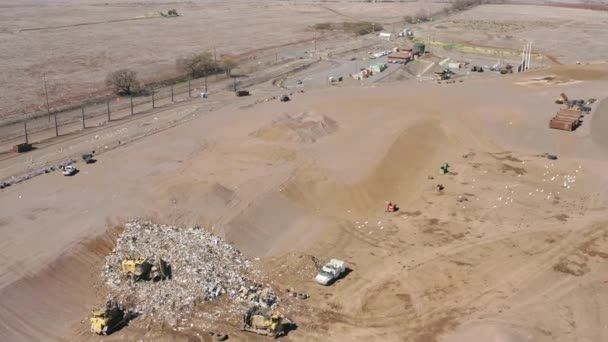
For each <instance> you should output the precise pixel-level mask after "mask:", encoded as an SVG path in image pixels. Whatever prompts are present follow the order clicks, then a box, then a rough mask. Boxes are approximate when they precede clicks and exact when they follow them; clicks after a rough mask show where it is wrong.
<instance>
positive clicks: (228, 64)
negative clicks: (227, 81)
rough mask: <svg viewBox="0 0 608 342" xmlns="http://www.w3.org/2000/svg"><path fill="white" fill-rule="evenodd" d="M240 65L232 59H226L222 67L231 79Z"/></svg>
mask: <svg viewBox="0 0 608 342" xmlns="http://www.w3.org/2000/svg"><path fill="white" fill-rule="evenodd" d="M238 65H239V62H238V61H236V60H234V59H232V58H225V59H224V60H222V64H221V67H222V69H223V70H224V72H225V73H226V76H228V77H230V76H232V70H234V68H236V67H237V66H238Z"/></svg>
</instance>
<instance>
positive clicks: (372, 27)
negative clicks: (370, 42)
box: [342, 21, 384, 36]
mask: <svg viewBox="0 0 608 342" xmlns="http://www.w3.org/2000/svg"><path fill="white" fill-rule="evenodd" d="M342 26H343V27H344V30H345V31H347V32H352V33H354V34H357V35H360V36H362V35H365V34H368V33H373V32H378V31H382V30H383V29H384V27H382V25H380V24H377V23H371V22H369V21H358V22H354V23H343V24H342Z"/></svg>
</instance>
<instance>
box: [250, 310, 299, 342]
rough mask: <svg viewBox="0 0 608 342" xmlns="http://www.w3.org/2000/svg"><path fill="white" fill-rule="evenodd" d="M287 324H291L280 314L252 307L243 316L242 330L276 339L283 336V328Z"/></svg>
mask: <svg viewBox="0 0 608 342" xmlns="http://www.w3.org/2000/svg"><path fill="white" fill-rule="evenodd" d="M288 324H291V321H289V320H288V319H287V318H285V317H283V315H281V313H280V312H278V311H275V312H272V311H271V310H263V309H262V308H261V307H259V306H253V307H251V308H250V309H249V310H247V312H246V313H245V314H244V315H243V329H242V330H244V331H249V332H253V333H256V334H260V335H266V336H269V337H274V338H278V337H280V336H283V335H285V326H286V325H288Z"/></svg>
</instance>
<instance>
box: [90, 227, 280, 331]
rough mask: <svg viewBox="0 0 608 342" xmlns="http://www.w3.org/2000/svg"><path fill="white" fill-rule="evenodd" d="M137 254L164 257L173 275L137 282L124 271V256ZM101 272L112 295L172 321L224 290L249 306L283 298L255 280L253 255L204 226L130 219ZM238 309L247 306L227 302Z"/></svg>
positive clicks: (274, 302)
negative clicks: (251, 260)
mask: <svg viewBox="0 0 608 342" xmlns="http://www.w3.org/2000/svg"><path fill="white" fill-rule="evenodd" d="M138 257H145V258H151V259H154V260H155V259H156V258H162V259H163V260H165V261H166V262H167V263H168V264H169V266H170V277H169V278H168V279H165V280H160V281H156V282H154V281H149V280H137V281H136V280H134V279H133V278H132V277H130V276H129V275H127V274H125V273H123V272H122V271H121V264H122V261H123V260H125V259H136V258H138ZM102 277H103V279H104V281H105V283H106V285H107V287H108V288H109V295H108V299H115V300H117V301H118V302H119V303H121V304H122V305H123V306H125V307H127V308H128V309H129V310H132V311H134V312H137V313H138V314H139V315H142V316H149V317H153V318H158V319H159V320H162V321H166V322H168V323H169V324H170V325H173V326H174V325H177V324H178V323H180V322H181V321H182V320H187V318H188V317H190V316H191V314H192V310H193V309H194V308H195V307H196V305H197V304H200V303H202V302H204V301H211V300H214V299H215V298H218V297H220V296H222V295H227V296H229V297H230V298H231V299H232V300H233V301H232V302H235V303H240V304H245V306H249V305H252V304H257V305H261V306H263V307H275V306H276V305H277V304H278V302H279V299H278V297H277V296H276V295H275V294H274V293H273V292H272V290H271V289H270V288H268V287H264V286H262V285H260V284H259V283H257V282H256V281H254V280H252V278H254V277H257V278H259V277H260V272H259V271H258V270H256V269H255V268H254V266H253V265H252V263H251V262H250V261H249V260H246V259H245V258H243V257H242V256H241V253H240V252H239V251H238V250H236V249H235V248H234V247H233V246H231V245H229V244H227V243H226V242H224V241H223V240H222V239H220V238H218V237H216V236H214V235H212V234H210V233H208V232H206V231H205V230H203V229H201V228H199V227H193V228H178V227H171V226H161V225H156V224H152V223H150V222H140V221H134V222H130V223H128V224H127V225H126V226H125V230H124V232H123V234H122V235H121V236H120V237H119V238H118V241H117V244H116V247H115V248H114V250H113V251H112V253H111V254H110V255H109V256H107V257H106V262H105V266H104V268H103V272H102ZM229 302H230V301H229ZM233 309H234V310H237V311H239V310H241V309H242V308H239V307H226V310H227V311H234V310H233Z"/></svg>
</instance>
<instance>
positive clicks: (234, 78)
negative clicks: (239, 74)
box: [232, 77, 236, 93]
mask: <svg viewBox="0 0 608 342" xmlns="http://www.w3.org/2000/svg"><path fill="white" fill-rule="evenodd" d="M232 79H233V80H234V92H235V93H236V77H233V78H232Z"/></svg>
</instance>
